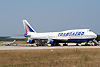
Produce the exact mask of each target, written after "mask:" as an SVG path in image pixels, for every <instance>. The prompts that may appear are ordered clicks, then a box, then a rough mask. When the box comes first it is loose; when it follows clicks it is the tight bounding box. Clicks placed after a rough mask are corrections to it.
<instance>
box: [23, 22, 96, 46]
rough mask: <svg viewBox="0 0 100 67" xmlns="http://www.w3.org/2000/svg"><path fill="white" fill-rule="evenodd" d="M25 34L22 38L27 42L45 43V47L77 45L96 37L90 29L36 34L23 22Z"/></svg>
mask: <svg viewBox="0 0 100 67" xmlns="http://www.w3.org/2000/svg"><path fill="white" fill-rule="evenodd" d="M23 24H24V28H25V34H24V36H25V37H27V38H28V40H27V42H29V43H31V44H32V43H35V42H36V40H41V42H42V40H44V41H46V43H45V44H46V45H48V44H51V46H54V45H59V43H65V44H66V43H77V44H76V45H78V44H79V43H82V42H86V43H88V42H89V41H93V40H94V39H95V38H96V37H97V35H96V34H95V33H94V32H92V31H91V30H90V29H73V30H66V31H61V32H47V33H37V32H36V31H35V30H34V29H33V28H32V27H31V25H30V24H29V23H28V22H27V21H26V20H23Z"/></svg>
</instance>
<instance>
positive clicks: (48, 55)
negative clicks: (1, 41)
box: [0, 49, 100, 67]
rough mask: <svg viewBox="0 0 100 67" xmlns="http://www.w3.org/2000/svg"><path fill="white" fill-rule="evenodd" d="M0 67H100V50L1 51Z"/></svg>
mask: <svg viewBox="0 0 100 67" xmlns="http://www.w3.org/2000/svg"><path fill="white" fill-rule="evenodd" d="M0 67H100V49H54V50H50V49H48V50H6V51H2V50H1V51H0Z"/></svg>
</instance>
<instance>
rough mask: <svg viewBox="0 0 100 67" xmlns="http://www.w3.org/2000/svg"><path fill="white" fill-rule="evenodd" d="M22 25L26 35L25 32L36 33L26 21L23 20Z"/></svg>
mask: <svg viewBox="0 0 100 67" xmlns="http://www.w3.org/2000/svg"><path fill="white" fill-rule="evenodd" d="M23 25H24V28H25V32H26V33H27V32H34V33H36V31H35V30H34V29H33V28H32V27H31V25H30V24H29V23H28V22H27V21H26V20H23Z"/></svg>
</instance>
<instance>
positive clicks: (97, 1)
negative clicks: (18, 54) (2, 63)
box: [0, 0, 100, 36]
mask: <svg viewBox="0 0 100 67" xmlns="http://www.w3.org/2000/svg"><path fill="white" fill-rule="evenodd" d="M24 19H25V20H27V21H28V22H29V23H30V24H31V25H32V27H33V28H34V29H35V30H36V31H37V32H56V31H64V30H68V29H86V28H89V29H91V30H92V31H93V32H95V33H96V34H100V0H0V36H8V35H13V34H24V33H25V30H24V27H23V24H22V20H24Z"/></svg>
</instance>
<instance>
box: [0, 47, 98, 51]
mask: <svg viewBox="0 0 100 67" xmlns="http://www.w3.org/2000/svg"><path fill="white" fill-rule="evenodd" d="M76 48H78V49H81V48H100V46H52V47H48V46H38V47H22V46H0V50H38V49H76Z"/></svg>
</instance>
